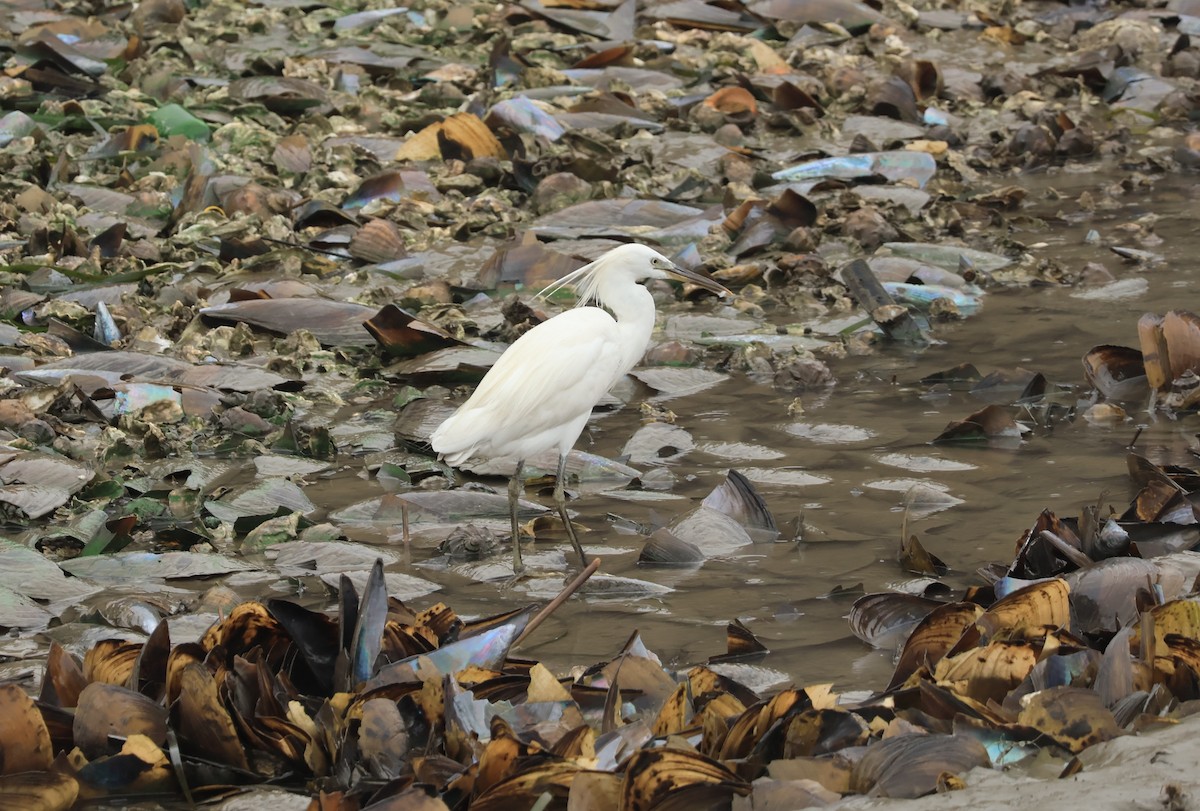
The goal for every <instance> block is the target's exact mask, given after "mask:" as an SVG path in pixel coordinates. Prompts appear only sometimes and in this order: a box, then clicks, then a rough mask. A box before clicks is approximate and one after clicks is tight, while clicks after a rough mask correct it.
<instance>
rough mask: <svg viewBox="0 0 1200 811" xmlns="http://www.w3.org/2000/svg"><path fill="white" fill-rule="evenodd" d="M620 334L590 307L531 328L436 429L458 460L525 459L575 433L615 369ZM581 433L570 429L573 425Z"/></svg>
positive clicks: (444, 448) (437, 444)
mask: <svg viewBox="0 0 1200 811" xmlns="http://www.w3.org/2000/svg"><path fill="white" fill-rule="evenodd" d="M620 357H621V351H620V331H619V329H618V328H617V324H616V322H615V321H614V320H613V318H612V316H610V315H609V314H608V313H606V312H604V311H603V310H600V309H598V308H595V307H587V308H581V309H578V310H569V311H567V312H565V313H562V314H561V315H558V316H556V317H554V318H552V319H550V320H549V321H546V322H544V323H542V324H539V325H538V326H536V327H534V328H533V329H531V330H530V331H529V332H527V333H525V334H524V335H522V336H521V338H519V339H518V340H517V342H516V343H514V344H513V345H512V346H511V347H509V348H508V350H507V351H506V352H505V353H504V354H503V355H501V356H500V359H499V360H498V361H497V362H496V364H495V365H494V366H493V367H492V368H491V369H490V370H489V371H488V373H487V375H485V376H484V378H483V381H482V382H481V383H480V384H479V386H478V388H476V390H475V392H474V394H472V395H471V397H470V399H469V400H467V402H466V403H464V404H463V406H462V407H461V408H460V409H459V410H458V411H457V412H455V414H454V415H453V416H451V417H450V418H449V419H447V420H446V422H444V423H442V425H441V426H439V428H438V429H437V430H436V431H435V432H434V434H433V437H432V441H433V447H434V449H435V450H437V451H438V452H440V453H443V454H446V455H447V456H448V457H449V456H456V457H457V458H456V459H451V461H452V462H455V463H457V462H461V461H465V459H467V458H470V457H471V456H476V455H478V456H485V457H487V456H507V455H513V454H517V455H522V456H525V455H531V454H533V453H537V452H539V451H542V450H547V449H549V448H553V447H556V446H558V445H559V444H560V442H561V441H562V439H563V432H565V431H568V430H575V432H576V433H575V436H572V437H567V439H568V441H574V439H575V438H576V437H577V436H578V430H579V429H581V428H582V425H583V423H584V422H586V419H587V415H588V414H590V413H591V410H592V407H593V406H594V405H595V404H596V402H597V401H599V399H600V398H601V397H603V396H604V393H605V392H607V391H608V389H609V387H611V386H612V384H613V382H614V381H615V379H616V377H617V375H618V374H620V373H621V372H622V371H623V370H622V369H620V368H619V367H620ZM577 422H578V423H579V428H577V429H572V427H571V426H572V425H573V424H574V423H577Z"/></svg>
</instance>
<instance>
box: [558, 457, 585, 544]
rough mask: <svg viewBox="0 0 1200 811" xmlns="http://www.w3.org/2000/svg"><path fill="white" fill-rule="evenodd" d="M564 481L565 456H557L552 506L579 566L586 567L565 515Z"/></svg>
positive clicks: (577, 540)
mask: <svg viewBox="0 0 1200 811" xmlns="http://www.w3.org/2000/svg"><path fill="white" fill-rule="evenodd" d="M566 481H567V455H566V454H559V457H558V476H557V477H555V479H554V506H556V507H558V515H559V517H560V518H562V522H563V526H565V527H566V528H567V535H568V537H570V539H571V544H572V545H573V546H574V547H575V551H576V552H577V553H578V554H579V565H580V566H587V556H586V555H584V554H583V547H582V546H580V545H579V538H577V537H575V527H573V526H571V517H570V516H569V515H567V494H566V493H565V492H564V491H563V485H564V484H565V483H566Z"/></svg>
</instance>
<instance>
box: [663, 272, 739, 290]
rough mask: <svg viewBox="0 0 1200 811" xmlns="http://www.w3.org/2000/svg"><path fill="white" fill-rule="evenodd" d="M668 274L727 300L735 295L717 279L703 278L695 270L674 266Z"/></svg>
mask: <svg viewBox="0 0 1200 811" xmlns="http://www.w3.org/2000/svg"><path fill="white" fill-rule="evenodd" d="M667 272H668V273H670V274H671V275H672V276H674V277H675V278H677V279H679V280H680V281H682V282H691V283H692V284H694V285H696V286H698V287H703V288H704V289H705V290H708V291H709V292H712V293H716V294H717V295H718V296H720V297H721V298H726V297H727V296H732V295H733V291H732V290H730V289H729V288H727V287H725V285H723V284H721V283H719V282H717V281H716V280H715V279H710V278H709V277H707V276H702V275H700V274H699V273H697V272H696V271H694V270H688V269H687V268H681V267H679V265H673V266H672V267H671V268H670V269H669V270H668V271H667Z"/></svg>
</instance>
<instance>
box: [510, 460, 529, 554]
mask: <svg viewBox="0 0 1200 811" xmlns="http://www.w3.org/2000/svg"><path fill="white" fill-rule="evenodd" d="M524 469H525V460H524V459H521V460H520V461H518V462H517V469H516V471H514V472H513V475H512V479H510V480H509V482H508V517H509V518H510V519H511V521H512V545H513V573H514V574H521V572H523V571H525V564H523V563H521V527H520V525H519V524H517V499H518V498H519V497H520V494H521V471H522V470H524Z"/></svg>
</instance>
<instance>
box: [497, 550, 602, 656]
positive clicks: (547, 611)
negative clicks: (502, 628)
mask: <svg viewBox="0 0 1200 811" xmlns="http://www.w3.org/2000/svg"><path fill="white" fill-rule="evenodd" d="M599 568H600V558H592V562H591V563H589V564H588V565H587V568H586V569H584V570H583V571H582V572H580V573H579V574H578V575H576V576H575V579H574V580H572V581H571V582H570V583H568V584H567V585H566V586H565V587H563V590H562V591H560V592H559V593H558V596H557V597H555V598H554V599H553V600H551V601H550V602H548V603H546V607H545V608H543V609H542V610H541V611H539V612H538V613H537V615H536V616H535V617H534V618H533V619H531V620H530V621H529V624H528V625H526V626H525V630H524V631H522V632H521V635H520V636H518V637H517V638H516V640H515V641H514V642H513V646H514V647H515V646H517V645H520V644H521V643H522V642H524V641H525V637H527V636H529V635H530V634H531V633H533V632H534V629H536V628H537V627H538V626H539V625H541V624H542V623H543V622H545V621H546V618H547V617H549V616H550V615H551V614H553V613H554V611H555V609H557V608H558V607H559V606H560V605H562V604H563V603H565V602H566V601H567V598H568V597H570V596H571V595H572V594H574V593H575V592H576V591H577V590H578V589H579V587H580V586H582V585H583V584H584V583H586V582H587V580H588V578H589V577H591V576H592V575H594V574H595V573H596V570H598V569H599Z"/></svg>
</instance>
